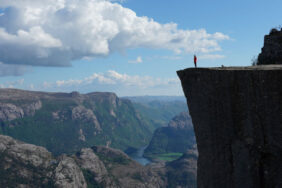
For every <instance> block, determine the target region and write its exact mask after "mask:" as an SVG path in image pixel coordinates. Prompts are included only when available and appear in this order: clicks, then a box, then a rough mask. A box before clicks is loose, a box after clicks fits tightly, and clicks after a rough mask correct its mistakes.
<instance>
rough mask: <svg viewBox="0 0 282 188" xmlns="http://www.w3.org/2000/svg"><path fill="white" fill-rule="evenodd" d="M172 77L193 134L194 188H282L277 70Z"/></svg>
mask: <svg viewBox="0 0 282 188" xmlns="http://www.w3.org/2000/svg"><path fill="white" fill-rule="evenodd" d="M177 73H178V76H179V78H180V80H181V83H182V87H183V91H184V93H185V96H186V98H187V103H188V106H189V111H190V115H191V117H192V122H193V125H194V129H195V134H196V140H197V146H198V151H199V158H198V172H197V181H198V182H197V184H198V188H207V187H209V188H226V187H234V188H257V187H261V188H262V187H263V188H268V187H269V188H270V187H282V163H281V159H282V136H281V135H282V85H281V83H282V66H281V65H276V66H274V65H273V66H254V67H229V68H199V69H194V68H190V69H185V70H181V71H178V72H177Z"/></svg>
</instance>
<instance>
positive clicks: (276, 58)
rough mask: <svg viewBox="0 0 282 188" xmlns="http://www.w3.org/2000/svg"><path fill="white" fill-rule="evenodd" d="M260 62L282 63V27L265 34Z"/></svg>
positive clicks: (261, 63)
mask: <svg viewBox="0 0 282 188" xmlns="http://www.w3.org/2000/svg"><path fill="white" fill-rule="evenodd" d="M258 64H260V65H263V64H282V29H281V30H280V31H278V30H277V29H272V30H271V32H270V33H269V35H265V37H264V46H263V48H262V49H261V53H260V54H259V56H258Z"/></svg>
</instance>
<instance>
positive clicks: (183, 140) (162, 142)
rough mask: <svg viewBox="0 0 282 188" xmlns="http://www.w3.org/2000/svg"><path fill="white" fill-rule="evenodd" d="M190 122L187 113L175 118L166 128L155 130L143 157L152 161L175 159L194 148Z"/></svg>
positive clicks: (194, 141) (193, 136) (194, 142)
mask: <svg viewBox="0 0 282 188" xmlns="http://www.w3.org/2000/svg"><path fill="white" fill-rule="evenodd" d="M195 144H196V140H195V135H194V129H193V125H192V120H191V118H190V116H189V113H188V112H183V113H180V114H179V115H177V116H175V117H174V118H173V119H172V120H171V121H170V122H169V124H168V126H167V127H160V128H158V129H156V130H155V132H154V134H153V137H152V140H151V142H150V144H149V145H148V147H147V148H146V149H145V153H144V155H145V156H146V157H148V158H153V159H168V160H170V159H175V158H177V157H179V155H180V154H179V153H184V152H186V151H187V150H188V149H192V148H194V147H195Z"/></svg>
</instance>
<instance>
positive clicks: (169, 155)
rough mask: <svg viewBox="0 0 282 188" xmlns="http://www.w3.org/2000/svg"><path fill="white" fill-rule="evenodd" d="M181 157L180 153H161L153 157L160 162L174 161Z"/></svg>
mask: <svg viewBox="0 0 282 188" xmlns="http://www.w3.org/2000/svg"><path fill="white" fill-rule="evenodd" d="M181 156H182V153H163V154H158V155H154V158H157V159H159V160H162V161H174V160H176V159H178V158H179V157H181Z"/></svg>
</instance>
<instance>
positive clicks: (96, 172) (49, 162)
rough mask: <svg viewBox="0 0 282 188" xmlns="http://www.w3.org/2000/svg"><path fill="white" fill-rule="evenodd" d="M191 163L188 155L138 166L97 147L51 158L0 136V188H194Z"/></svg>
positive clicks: (41, 150) (38, 149) (39, 149)
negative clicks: (167, 161)
mask: <svg viewBox="0 0 282 188" xmlns="http://www.w3.org/2000/svg"><path fill="white" fill-rule="evenodd" d="M195 160H196V158H195V155H194V154H193V153H191V152H190V153H187V154H185V155H183V157H182V158H180V159H179V160H178V161H175V162H174V163H168V164H166V165H165V164H162V165H155V166H142V165H140V164H139V163H137V162H135V161H133V160H131V159H130V158H129V157H128V156H127V155H126V154H125V153H123V152H122V151H119V150H116V149H111V148H107V147H101V146H95V147H92V148H84V149H82V150H80V151H79V152H77V153H76V154H75V155H68V156H67V155H65V154H63V155H61V156H59V157H57V158H55V157H53V156H52V155H51V153H50V152H48V151H47V150H46V149H45V148H43V147H39V146H35V145H31V144H25V143H23V142H19V141H17V140H14V139H12V138H11V137H8V136H2V135H0V185H1V187H27V188H29V187H34V188H36V187H58V188H86V187H101V188H132V187H135V188H165V187H178V188H194V186H193V185H195V173H194V171H195V168H196V166H195V164H196V163H195ZM182 166H183V167H185V168H182ZM186 167H187V168H186Z"/></svg>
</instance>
